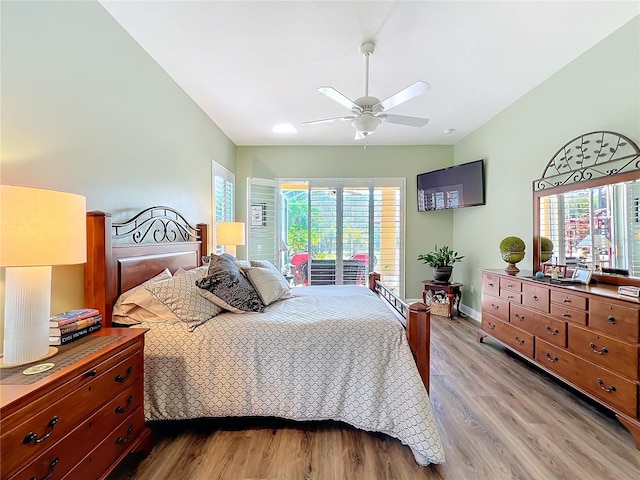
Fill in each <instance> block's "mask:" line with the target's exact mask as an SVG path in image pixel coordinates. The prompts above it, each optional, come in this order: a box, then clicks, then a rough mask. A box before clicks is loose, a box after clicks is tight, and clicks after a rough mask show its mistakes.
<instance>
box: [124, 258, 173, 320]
mask: <svg viewBox="0 0 640 480" xmlns="http://www.w3.org/2000/svg"><path fill="white" fill-rule="evenodd" d="M170 278H171V272H170V271H169V269H168V268H165V269H164V271H163V272H160V273H159V274H158V275H156V276H155V277H153V278H150V279H149V280H147V281H146V282H143V283H141V284H140V285H138V286H137V287H133V288H132V289H130V290H127V291H126V292H124V293H123V294H121V295H120V296H119V297H118V300H117V301H116V303H115V305H114V306H113V321H114V322H116V323H118V324H120V325H137V324H139V323H141V322H142V321H146V320H147V317H149V318H152V317H153V316H155V315H166V314H167V313H170V312H167V308H166V307H165V306H164V305H163V304H162V303H160V302H159V301H158V299H157V298H155V297H154V296H153V295H151V293H149V291H147V289H146V288H144V287H145V286H147V285H150V284H152V283H156V282H161V281H163V280H168V279H170ZM140 309H142V310H143V311H140ZM141 316H142V317H141Z"/></svg>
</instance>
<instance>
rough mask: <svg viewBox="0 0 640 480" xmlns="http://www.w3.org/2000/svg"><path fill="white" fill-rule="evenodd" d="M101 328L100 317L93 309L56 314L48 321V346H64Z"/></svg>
mask: <svg viewBox="0 0 640 480" xmlns="http://www.w3.org/2000/svg"><path fill="white" fill-rule="evenodd" d="M101 327H102V315H100V312H99V311H98V310H96V309H95V308H81V309H78V310H69V311H68V312H62V313H58V314H56V315H53V316H52V317H51V318H50V319H49V345H64V344H66V343H69V342H73V341H74V340H78V339H79V338H82V337H84V336H86V335H89V334H90V333H91V332H95V331H96V330H100V328H101Z"/></svg>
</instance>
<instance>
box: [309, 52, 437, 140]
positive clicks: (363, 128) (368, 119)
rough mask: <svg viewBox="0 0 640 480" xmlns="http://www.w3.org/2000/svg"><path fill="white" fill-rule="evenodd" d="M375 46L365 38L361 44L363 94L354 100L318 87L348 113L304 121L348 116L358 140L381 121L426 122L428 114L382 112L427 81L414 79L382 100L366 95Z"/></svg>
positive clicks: (425, 88)
mask: <svg viewBox="0 0 640 480" xmlns="http://www.w3.org/2000/svg"><path fill="white" fill-rule="evenodd" d="M375 49H376V46H375V44H373V43H371V42H366V43H363V44H362V45H360V53H362V54H363V55H364V57H365V63H366V67H365V81H364V96H363V97H360V98H358V99H356V100H355V101H354V100H351V99H350V98H348V97H346V96H345V95H343V94H342V93H340V92H339V91H338V90H336V89H335V88H333V87H328V86H323V87H319V88H318V91H319V92H320V93H322V94H324V95H326V96H327V97H329V98H330V99H332V100H333V101H335V102H337V103H339V104H340V105H342V106H343V107H346V108H348V109H349V110H350V111H351V115H349V116H345V117H335V118H326V119H324V120H314V121H311V122H304V123H303V125H317V124H321V123H331V122H339V121H344V120H351V125H352V126H353V128H354V129H355V131H356V136H355V139H356V140H360V139H363V138H366V137H368V136H369V135H371V134H372V133H374V132H375V131H376V130H377V129H378V127H379V126H380V125H382V123H384V122H388V123H395V124H397V125H405V126H409V127H424V126H425V125H426V124H427V123H429V119H428V118H420V117H409V116H406V115H393V114H387V113H385V112H386V111H388V110H390V109H392V108H394V107H397V106H398V105H401V104H403V103H405V102H407V101H409V100H411V99H412V98H415V97H417V96H418V95H422V94H423V93H425V92H427V91H428V90H429V89H430V88H431V87H430V85H429V84H428V83H426V82H422V81H417V82H415V83H413V84H411V85H409V86H408V87H407V88H405V89H403V90H400V91H399V92H397V93H395V94H393V95H391V96H390V97H388V98H386V99H385V100H382V101H380V99H378V98H377V97H373V96H369V58H370V57H371V55H372V54H373V52H375Z"/></svg>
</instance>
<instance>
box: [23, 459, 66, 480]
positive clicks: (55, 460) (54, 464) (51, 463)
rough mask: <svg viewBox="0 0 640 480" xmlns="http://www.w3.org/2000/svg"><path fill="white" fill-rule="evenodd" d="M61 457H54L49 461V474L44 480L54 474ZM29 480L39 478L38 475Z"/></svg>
mask: <svg viewBox="0 0 640 480" xmlns="http://www.w3.org/2000/svg"><path fill="white" fill-rule="evenodd" d="M58 462H60V459H59V458H58V457H53V460H51V462H50V463H49V475H47V476H46V477H43V478H42V480H49V479H50V478H51V477H52V476H53V469H54V468H56V465H58ZM29 480H38V477H31V478H29Z"/></svg>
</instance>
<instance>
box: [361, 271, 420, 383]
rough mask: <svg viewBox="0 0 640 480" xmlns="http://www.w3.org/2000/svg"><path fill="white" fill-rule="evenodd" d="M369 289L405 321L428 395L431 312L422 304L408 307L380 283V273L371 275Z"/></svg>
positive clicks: (408, 337)
mask: <svg viewBox="0 0 640 480" xmlns="http://www.w3.org/2000/svg"><path fill="white" fill-rule="evenodd" d="M369 288H370V289H371V290H373V291H374V292H375V293H377V294H378V295H379V296H380V297H381V298H383V299H384V300H385V301H386V302H388V303H389V305H390V306H391V307H392V308H393V309H394V310H395V311H396V312H397V313H398V315H400V316H401V317H402V318H403V319H404V321H403V323H404V325H405V329H406V332H407V340H408V342H409V346H410V347H411V352H412V353H413V358H414V359H415V361H416V366H417V367H418V372H419V373H420V377H421V378H422V383H424V386H425V388H426V389H427V393H428V392H429V371H430V355H431V310H430V308H429V307H428V306H427V305H425V304H424V303H422V302H416V303H412V304H411V305H407V304H406V303H405V302H404V301H402V300H401V299H400V298H399V297H398V296H397V295H395V294H394V293H393V292H391V291H390V290H389V289H388V288H387V287H385V286H384V285H383V284H382V283H381V282H380V274H379V273H375V272H374V273H371V274H370V275H369Z"/></svg>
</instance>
